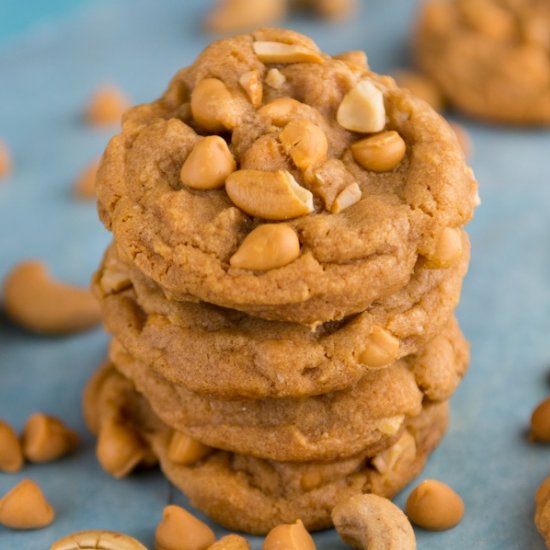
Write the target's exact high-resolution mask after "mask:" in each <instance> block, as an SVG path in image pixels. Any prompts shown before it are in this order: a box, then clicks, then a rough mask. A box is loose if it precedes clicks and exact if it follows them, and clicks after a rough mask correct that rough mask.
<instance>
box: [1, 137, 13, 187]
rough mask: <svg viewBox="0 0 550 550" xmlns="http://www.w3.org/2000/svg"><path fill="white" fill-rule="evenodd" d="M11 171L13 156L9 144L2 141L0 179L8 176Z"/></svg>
mask: <svg viewBox="0 0 550 550" xmlns="http://www.w3.org/2000/svg"><path fill="white" fill-rule="evenodd" d="M10 172H11V156H10V152H9V150H8V146H7V145H6V144H5V143H4V142H3V141H0V180H2V179H4V178H6V177H7V176H8V175H9V174H10Z"/></svg>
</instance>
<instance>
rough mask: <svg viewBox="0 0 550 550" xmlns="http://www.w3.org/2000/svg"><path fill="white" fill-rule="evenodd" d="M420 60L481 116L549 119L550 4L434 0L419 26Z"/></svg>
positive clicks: (454, 97)
mask: <svg viewBox="0 0 550 550" xmlns="http://www.w3.org/2000/svg"><path fill="white" fill-rule="evenodd" d="M414 41H415V50H416V58H417V60H418V64H419V66H420V67H421V68H422V69H423V70H424V71H425V72H426V73H427V74H428V75H429V76H430V77H431V78H432V79H433V80H435V82H437V84H438V85H439V86H440V88H441V89H442V90H443V92H444V93H445V95H446V96H447V97H448V99H449V100H450V102H451V103H452V104H453V105H454V106H455V107H457V108H458V109H460V110H461V111H464V112H465V113H467V114H469V115H471V116H473V117H475V118H479V119H484V120H490V121H496V122H504V123H515V124H536V125H548V124H550V4H549V3H548V2H546V1H544V0H542V1H540V0H454V1H447V2H441V1H439V0H430V1H429V2H427V3H426V4H425V5H424V7H423V8H422V11H421V14H420V18H419V22H418V27H417V29H416V33H415V38H414Z"/></svg>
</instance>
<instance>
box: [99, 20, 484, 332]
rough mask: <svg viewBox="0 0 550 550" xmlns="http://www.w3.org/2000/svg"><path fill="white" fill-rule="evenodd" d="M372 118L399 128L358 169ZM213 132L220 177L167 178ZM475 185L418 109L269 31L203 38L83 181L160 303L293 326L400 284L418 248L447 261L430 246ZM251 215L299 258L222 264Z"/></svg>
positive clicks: (449, 135)
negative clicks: (393, 162) (289, 238)
mask: <svg viewBox="0 0 550 550" xmlns="http://www.w3.org/2000/svg"><path fill="white" fill-rule="evenodd" d="M243 75H246V78H245V79H244V80H243ZM250 81H252V82H253V85H252V84H250ZM365 105H366V106H365ZM222 106H223V108H222ZM371 111H372V112H371ZM366 112H367V113H368V112H371V115H372V116H370V118H369V120H367V121H366V122H364V121H363V122H361V117H362V116H364V114H365V113H366ZM382 130H385V131H395V132H397V133H398V134H399V136H400V139H402V140H404V143H405V146H406V151H405V154H404V157H403V159H402V160H401V161H400V162H399V163H398V165H397V166H396V167H394V168H393V169H391V170H386V171H376V170H367V169H365V168H363V166H362V165H360V164H359V163H358V162H357V161H356V157H357V154H354V153H353V152H352V150H351V149H350V148H351V146H352V145H356V144H357V142H359V141H360V140H361V139H362V138H365V137H366V136H367V135H370V134H372V133H373V132H374V133H376V132H380V131H382ZM215 135H217V136H221V137H222V138H223V139H224V143H225V144H226V145H225V146H224V145H223V144H222V143H221V142H218V145H219V146H220V147H222V148H224V147H228V148H229V151H230V153H231V158H232V159H233V160H234V163H235V164H234V168H236V171H233V172H231V173H230V175H229V176H228V177H227V178H226V183H225V186H224V185H223V179H222V182H221V185H222V186H221V187H216V188H210V189H197V188H196V183H193V184H192V185H193V187H191V186H190V185H189V184H185V183H182V181H181V179H180V171H181V170H182V166H183V165H184V163H185V162H186V161H187V159H188V158H189V156H190V154H191V152H192V151H193V152H194V151H195V150H196V147H197V145H198V144H199V143H202V142H204V139H205V136H215ZM201 147H202V146H201ZM204 147H206V146H204ZM224 151H225V149H224ZM190 162H191V161H190ZM231 169H232V167H231V168H229V170H228V171H231ZM186 181H187V182H188V183H190V182H189V179H186ZM216 185H218V184H216ZM476 189H477V185H476V182H475V179H474V177H473V175H472V172H471V170H470V169H469V168H468V167H467V166H466V164H465V162H464V157H463V154H462V152H461V150H460V147H459V145H458V143H457V140H456V137H455V136H454V134H453V132H452V131H451V130H450V128H449V126H448V124H447V123H446V122H445V121H444V120H443V119H442V118H441V117H440V116H439V115H438V114H436V113H435V112H434V111H433V110H432V109H431V108H430V107H428V106H427V105H425V104H424V103H423V102H421V101H419V100H417V99H415V98H414V97H413V96H412V95H410V94H409V93H408V92H406V91H404V90H401V89H400V88H398V87H397V86H396V85H395V83H394V82H393V80H391V79H390V78H388V77H381V76H379V75H376V74H375V73H373V72H371V71H370V70H369V69H368V68H367V67H365V66H361V65H359V64H357V63H355V62H345V61H342V60H340V59H335V58H331V57H330V56H328V55H326V54H323V53H322V52H321V51H320V50H319V49H318V47H317V45H316V44H315V43H314V42H312V41H311V40H310V39H309V38H307V37H305V36H303V35H300V34H297V33H294V32H292V31H287V30H280V29H264V30H260V31H257V32H255V33H251V34H246V35H241V36H237V37H234V38H229V39H225V40H221V41H219V42H214V43H213V44H212V45H210V46H209V47H207V48H206V50H205V51H204V52H203V53H202V54H200V55H199V57H198V58H197V60H196V61H195V63H193V65H191V66H190V67H188V68H185V69H183V70H182V71H180V72H179V73H178V74H177V75H176V76H175V77H174V78H173V80H172V82H171V83H170V85H169V87H168V89H167V90H166V92H165V93H164V95H163V96H162V97H161V98H160V99H159V100H157V101H155V102H153V103H151V104H148V105H142V106H138V107H136V108H133V109H130V110H129V111H128V112H127V114H126V116H125V119H124V123H123V129H122V132H121V133H120V134H119V135H118V136H116V137H114V138H113V139H112V140H111V142H110V144H109V146H108V148H107V150H106V151H105V154H104V156H103V160H102V164H101V167H100V169H99V173H98V179H97V195H98V200H99V213H100V217H101V219H102V221H103V222H104V224H105V225H106V227H107V228H108V229H110V230H111V231H112V232H113V234H114V236H115V239H116V242H117V247H118V250H119V253H120V255H121V257H122V258H123V260H124V261H127V262H129V263H132V264H133V265H134V266H135V267H136V268H138V269H139V270H140V271H142V272H143V273H144V274H145V275H147V276H148V277H149V278H151V279H152V280H154V281H155V282H156V283H158V284H159V285H160V286H161V287H162V288H163V289H164V291H165V293H166V295H167V297H169V298H170V299H171V300H176V301H189V300H192V299H199V300H203V301H206V302H209V303H212V304H216V305H219V306H223V307H226V308H231V309H236V310H240V311H244V312H247V313H250V314H252V315H255V316H259V317H263V318H266V319H274V320H282V321H294V322H299V323H302V324H308V325H316V324H318V323H320V322H327V321H332V320H339V319H342V318H345V317H347V316H349V315H352V314H355V313H358V312H360V311H364V310H365V309H367V308H368V307H369V306H370V305H371V304H372V303H373V302H375V301H377V300H380V299H382V298H384V297H387V296H389V295H391V294H392V293H394V292H397V291H398V290H400V289H402V288H403V287H405V286H406V285H407V283H408V282H409V280H410V278H411V276H412V274H413V271H414V267H415V265H416V264H417V262H418V259H419V258H420V257H422V258H427V259H428V264H430V263H431V264H432V265H434V264H435V265H438V264H440V263H442V264H443V267H446V262H447V261H450V260H452V259H456V257H458V256H459V254H457V255H455V257H454V258H442V257H441V249H442V247H444V246H443V245H444V243H445V242H448V240H449V234H450V233H449V232H450V231H451V232H452V231H455V232H458V231H459V230H460V228H461V227H462V226H463V225H464V224H465V223H466V222H468V220H469V219H470V218H471V215H472V212H473V209H474V207H475V204H476ZM344 191H345V193H344V194H342V193H343V192H344ZM346 206H347V207H346ZM305 214H307V215H305ZM265 221H271V222H284V224H285V225H286V226H287V227H288V228H290V229H291V230H293V231H294V232H295V233H296V235H297V236H298V239H299V247H300V249H299V256H298V257H296V258H295V259H294V260H293V261H290V262H289V263H286V264H285V265H281V266H280V267H278V268H276V269H268V270H261V271H260V270H254V269H246V268H243V267H237V266H236V265H235V264H238V265H242V264H241V263H239V262H237V261H236V260H234V256H235V253H236V252H237V251H238V249H239V248H240V246H241V245H242V243H243V241H244V239H245V237H247V236H248V235H249V234H250V233H251V231H252V230H253V229H255V228H257V227H258V226H261V225H264V222H265ZM451 234H452V233H451ZM456 241H457V238H456V237H455V238H454V242H455V245H456V246H459V239H458V243H457V242H456ZM232 259H233V263H232Z"/></svg>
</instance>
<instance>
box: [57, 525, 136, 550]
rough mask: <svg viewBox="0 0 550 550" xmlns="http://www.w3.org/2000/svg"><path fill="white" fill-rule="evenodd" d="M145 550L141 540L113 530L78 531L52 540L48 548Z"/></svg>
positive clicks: (63, 549) (65, 549) (62, 549)
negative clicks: (54, 540)
mask: <svg viewBox="0 0 550 550" xmlns="http://www.w3.org/2000/svg"><path fill="white" fill-rule="evenodd" d="M86 549H90V550H147V548H145V546H143V544H141V542H139V541H137V540H136V539H135V538H133V537H130V536H129V535H125V534H123V533H116V532H114V531H101V530H90V531H78V532H76V533H71V534H70V535H67V536H65V537H63V538H62V539H59V540H58V541H56V542H54V543H53V544H52V545H51V547H50V550H86Z"/></svg>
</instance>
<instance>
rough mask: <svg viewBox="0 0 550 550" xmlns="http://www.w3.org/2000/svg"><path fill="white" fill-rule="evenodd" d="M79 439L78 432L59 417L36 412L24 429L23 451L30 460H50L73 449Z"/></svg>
mask: <svg viewBox="0 0 550 550" xmlns="http://www.w3.org/2000/svg"><path fill="white" fill-rule="evenodd" d="M78 440H79V438H78V435H77V434H76V432H74V431H73V430H71V429H70V428H67V426H65V424H64V423H63V422H61V420H59V419H58V418H55V417H53V416H48V415H46V414H41V413H35V414H33V415H31V417H30V418H29V419H28V420H27V422H26V424H25V428H24V429H23V436H22V446H23V453H24V455H25V458H26V459H27V460H29V461H30V462H50V461H52V460H56V459H58V458H60V457H62V456H63V455H65V454H67V453H70V452H71V451H73V450H74V449H75V448H76V446H77V445H78Z"/></svg>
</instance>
